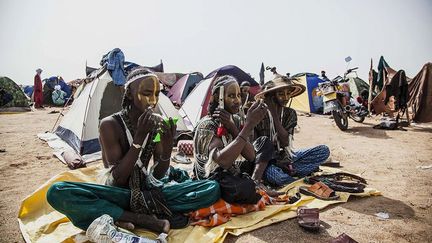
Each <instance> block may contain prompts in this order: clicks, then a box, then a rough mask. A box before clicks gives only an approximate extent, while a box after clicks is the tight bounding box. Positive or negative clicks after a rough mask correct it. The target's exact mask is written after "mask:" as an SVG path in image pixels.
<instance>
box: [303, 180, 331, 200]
mask: <svg viewBox="0 0 432 243" xmlns="http://www.w3.org/2000/svg"><path fill="white" fill-rule="evenodd" d="M299 191H300V193H303V194H305V195H308V196H313V197H316V198H318V199H321V200H336V199H339V196H338V195H336V193H335V191H333V190H332V189H331V188H330V187H328V186H327V185H326V184H324V183H322V182H321V181H319V182H317V183H315V184H313V185H312V186H309V187H308V186H301V187H300V188H299Z"/></svg>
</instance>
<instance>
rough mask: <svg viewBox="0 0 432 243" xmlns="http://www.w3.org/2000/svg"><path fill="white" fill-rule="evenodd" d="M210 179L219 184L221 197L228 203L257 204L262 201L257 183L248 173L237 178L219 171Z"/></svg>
mask: <svg viewBox="0 0 432 243" xmlns="http://www.w3.org/2000/svg"><path fill="white" fill-rule="evenodd" d="M209 179H213V180H216V181H217V182H218V183H219V185H220V189H221V197H222V199H223V200H225V201H226V202H228V203H232V204H256V203H257V202H258V201H259V200H260V199H261V195H260V194H259V193H257V191H256V185H255V182H254V181H253V180H252V179H251V178H250V177H249V175H248V174H246V173H243V174H241V175H239V176H235V175H233V174H231V173H230V172H227V171H219V172H216V173H215V174H214V175H213V176H212V177H211V178H209Z"/></svg>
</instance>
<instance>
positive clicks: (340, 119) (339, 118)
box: [332, 110, 348, 131]
mask: <svg viewBox="0 0 432 243" xmlns="http://www.w3.org/2000/svg"><path fill="white" fill-rule="evenodd" d="M332 115H333V119H334V121H335V122H336V126H338V127H339V129H340V130H341V131H345V130H347V129H348V117H347V116H346V115H344V114H343V113H342V112H341V111H337V110H336V111H332Z"/></svg>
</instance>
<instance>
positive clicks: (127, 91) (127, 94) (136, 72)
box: [122, 67, 151, 110]
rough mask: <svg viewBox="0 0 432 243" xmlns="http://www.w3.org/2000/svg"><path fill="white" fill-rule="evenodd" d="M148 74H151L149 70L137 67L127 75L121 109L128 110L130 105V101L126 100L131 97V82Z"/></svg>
mask: <svg viewBox="0 0 432 243" xmlns="http://www.w3.org/2000/svg"><path fill="white" fill-rule="evenodd" d="M150 73H151V72H150V70H148V69H147V68H143V67H137V68H134V69H132V70H131V71H130V73H129V75H128V76H127V77H126V84H125V92H124V94H123V100H122V108H123V109H126V110H128V109H130V106H131V105H132V100H131V99H129V98H128V97H131V96H132V94H131V89H130V86H131V83H132V81H133V80H134V79H135V78H136V77H138V76H141V75H146V74H150Z"/></svg>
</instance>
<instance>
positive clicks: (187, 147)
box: [177, 140, 193, 155]
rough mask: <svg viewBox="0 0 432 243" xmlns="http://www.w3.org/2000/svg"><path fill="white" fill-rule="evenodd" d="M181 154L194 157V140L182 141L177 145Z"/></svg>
mask: <svg viewBox="0 0 432 243" xmlns="http://www.w3.org/2000/svg"><path fill="white" fill-rule="evenodd" d="M177 148H178V151H179V152H183V153H184V154H186V155H193V140H180V141H178V143H177Z"/></svg>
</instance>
